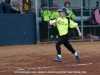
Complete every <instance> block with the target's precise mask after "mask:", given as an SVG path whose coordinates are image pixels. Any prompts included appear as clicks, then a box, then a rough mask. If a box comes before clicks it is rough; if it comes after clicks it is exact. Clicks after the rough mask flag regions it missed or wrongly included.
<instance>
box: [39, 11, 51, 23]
mask: <svg viewBox="0 0 100 75" xmlns="http://www.w3.org/2000/svg"><path fill="white" fill-rule="evenodd" d="M40 13H41V16H42V17H43V20H44V21H49V20H50V14H51V12H50V11H49V10H41V11H40Z"/></svg>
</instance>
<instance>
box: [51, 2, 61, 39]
mask: <svg viewBox="0 0 100 75" xmlns="http://www.w3.org/2000/svg"><path fill="white" fill-rule="evenodd" d="M57 10H58V4H53V6H52V11H51V15H50V19H51V20H54V19H57V18H58V17H59V16H60V15H59V12H58V11H57ZM50 32H51V33H50V39H51V40H57V39H58V30H57V27H56V26H55V25H54V26H51V30H50Z"/></svg>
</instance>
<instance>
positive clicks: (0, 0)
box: [0, 0, 11, 14]
mask: <svg viewBox="0 0 100 75" xmlns="http://www.w3.org/2000/svg"><path fill="white" fill-rule="evenodd" d="M10 10H11V6H10V4H8V3H6V1H5V0H0V14H2V13H3V11H4V13H7V14H10Z"/></svg>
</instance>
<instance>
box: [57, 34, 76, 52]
mask: <svg viewBox="0 0 100 75" xmlns="http://www.w3.org/2000/svg"><path fill="white" fill-rule="evenodd" d="M68 40H69V36H68V35H64V36H60V39H59V40H58V42H57V43H56V50H57V54H61V48H60V46H61V45H62V44H64V46H65V47H66V48H67V49H68V50H69V51H71V52H72V53H73V54H74V53H75V50H74V49H73V47H72V46H71V44H69V42H68Z"/></svg>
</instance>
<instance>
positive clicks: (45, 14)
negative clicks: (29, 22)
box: [40, 2, 51, 42]
mask: <svg viewBox="0 0 100 75" xmlns="http://www.w3.org/2000/svg"><path fill="white" fill-rule="evenodd" d="M41 7H42V8H43V9H42V10H41V11H40V14H41V17H42V21H41V23H40V40H41V41H42V42H45V41H47V40H48V26H49V20H50V14H51V12H50V11H49V9H48V7H47V4H46V3H45V2H44V3H42V4H41Z"/></svg>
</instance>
